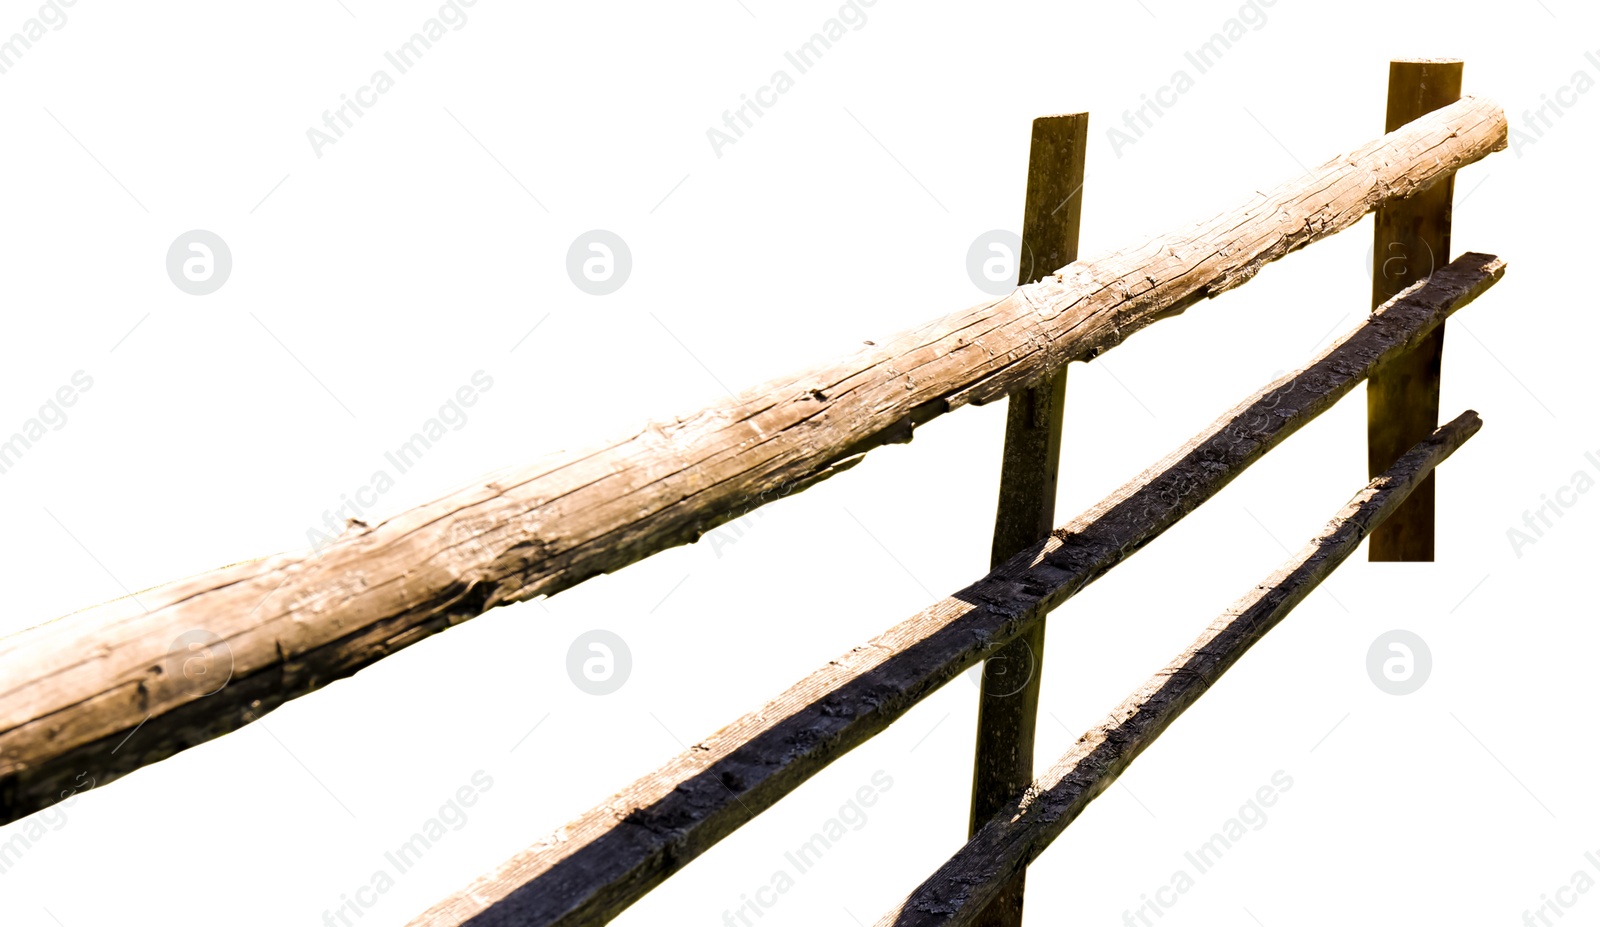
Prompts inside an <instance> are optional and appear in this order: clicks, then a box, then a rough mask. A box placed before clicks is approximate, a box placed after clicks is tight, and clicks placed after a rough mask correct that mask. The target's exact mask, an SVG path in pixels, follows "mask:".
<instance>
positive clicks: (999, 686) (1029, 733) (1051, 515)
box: [971, 113, 1089, 927]
mask: <svg viewBox="0 0 1600 927" xmlns="http://www.w3.org/2000/svg"><path fill="white" fill-rule="evenodd" d="M1088 148H1089V114H1088V113H1068V114H1065V115H1060V116H1042V117H1040V118H1038V119H1035V120H1034V121H1033V144H1032V146H1031V148H1030V151H1029V154H1028V188H1027V191H1028V192H1027V199H1026V201H1025V206H1024V208H1023V221H1022V245H1023V250H1024V251H1025V252H1027V253H1028V254H1030V255H1049V256H1050V257H1051V258H1054V260H1051V261H1050V262H1049V263H1047V264H1045V265H1044V267H1060V266H1061V265H1063V264H1070V263H1071V262H1073V261H1076V260H1077V259H1078V231H1079V227H1080V223H1081V220H1082V216H1083V177H1084V166H1085V161H1086V160H1087V158H1086V155H1087V153H1088ZM1030 263H1034V264H1037V263H1038V262H1037V260H1035V261H1032V262H1030ZM1043 269H1044V268H1043V267H1040V268H1036V269H1033V268H1029V267H1026V266H1024V267H1019V268H1018V270H1017V273H1018V274H1019V279H1018V280H1017V283H1018V284H1028V283H1033V282H1035V281H1037V280H1039V279H1042V278H1043V277H1044V276H1045V274H1044V273H1043ZM1066 392H1067V368H1066V367H1062V368H1061V369H1060V370H1057V371H1055V373H1053V374H1052V375H1050V376H1049V377H1047V378H1046V379H1045V380H1044V382H1042V383H1040V384H1039V385H1038V386H1033V387H1030V388H1028V389H1025V390H1021V391H1019V392H1015V393H1012V394H1011V398H1010V399H1009V400H1008V401H1007V403H1006V443H1005V450H1004V453H1003V454H1002V457H1001V464H1000V502H999V504H998V506H996V512H995V520H994V543H993V545H992V548H991V553H990V560H989V567H990V568H991V569H993V568H994V567H997V566H999V565H1000V564H1002V563H1005V562H1006V561H1007V560H1010V559H1011V558H1012V557H1014V556H1016V554H1017V552H1018V551H1020V550H1023V549H1024V548H1028V547H1032V546H1033V545H1034V544H1037V543H1039V542H1040V541H1042V540H1044V539H1045V537H1047V536H1048V535H1049V534H1050V529H1051V528H1053V527H1054V526H1055V523H1056V478H1057V473H1058V471H1059V470H1060V467H1061V422H1062V414H1063V411H1064V410H1063V407H1064V406H1065V405H1066ZM1044 625H1045V623H1044V622H1043V621H1036V622H1034V624H1033V626H1032V627H1030V628H1028V630H1027V631H1026V632H1024V633H1023V634H1022V635H1021V636H1019V637H1018V638H1017V639H1016V640H1014V641H1012V642H1011V643H1009V644H1007V645H1006V646H1005V647H1004V648H1002V649H1001V650H1000V652H999V653H996V654H995V655H994V656H992V657H990V658H989V659H988V660H985V661H984V664H983V677H982V682H981V683H980V685H979V693H978V733H977V745H976V746H975V747H974V749H973V759H972V815H971V820H972V829H973V830H974V831H976V830H977V828H978V827H979V826H981V825H982V824H983V822H984V821H987V820H988V819H989V816H990V815H992V814H994V813H995V811H996V810H998V809H1000V808H1001V807H1004V805H1005V804H1006V802H1008V801H1010V800H1011V796H1012V795H1015V794H1016V793H1017V792H1019V791H1021V790H1022V788H1023V787H1024V786H1026V785H1027V784H1028V783H1029V782H1031V781H1032V780H1033V732H1034V726H1035V722H1036V721H1037V720H1038V714H1039V682H1040V675H1041V673H1042V672H1043V669H1044ZM1025 888H1026V885H1025V880H1024V877H1023V874H1021V873H1019V874H1018V875H1017V877H1016V879H1014V880H1013V881H1012V883H1011V885H1009V886H1007V887H1006V890H1005V891H1004V892H1002V893H1001V896H1000V897H999V898H997V899H995V902H994V903H993V904H991V905H990V906H989V909H988V910H987V911H985V912H984V914H983V916H982V917H981V918H980V919H979V921H978V923H979V927H1018V925H1020V924H1021V923H1022V896H1023V890H1024V889H1025Z"/></svg>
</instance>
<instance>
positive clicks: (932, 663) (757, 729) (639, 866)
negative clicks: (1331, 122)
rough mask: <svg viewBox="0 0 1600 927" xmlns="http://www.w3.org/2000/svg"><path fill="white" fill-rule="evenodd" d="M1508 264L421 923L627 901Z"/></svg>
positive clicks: (1074, 583) (998, 643) (1475, 261)
mask: <svg viewBox="0 0 1600 927" xmlns="http://www.w3.org/2000/svg"><path fill="white" fill-rule="evenodd" d="M1504 267H1505V265H1504V264H1503V263H1502V262H1501V261H1500V260H1499V259H1498V258H1495V257H1492V256H1489V255H1482V254H1469V255H1463V256H1462V258H1461V259H1460V260H1459V261H1457V262H1455V263H1454V264H1452V265H1451V266H1449V267H1447V268H1443V269H1441V270H1440V271H1439V272H1438V273H1436V274H1434V276H1433V277H1432V278H1431V279H1430V280H1429V281H1428V282H1427V283H1426V284H1423V285H1419V286H1417V287H1415V288H1413V289H1412V290H1409V291H1407V292H1406V293H1405V294H1403V295H1402V296H1400V297H1398V298H1397V299H1396V300H1395V301H1394V302H1392V303H1390V304H1389V305H1388V306H1386V307H1383V308H1382V309H1381V310H1380V311H1379V312H1378V313H1376V314H1375V315H1374V316H1373V317H1372V318H1370V319H1368V320H1367V321H1365V322H1364V323H1362V324H1361V325H1360V326H1359V327H1358V328H1357V329H1355V330H1354V331H1353V332H1351V333H1349V334H1347V335H1345V336H1344V337H1342V338H1340V339H1338V340H1337V341H1336V342H1335V343H1334V344H1333V345H1331V346H1330V347H1329V348H1327V349H1326V350H1325V351H1324V352H1323V353H1322V354H1321V355H1320V356H1319V357H1318V358H1317V359H1316V361H1315V362H1314V363H1312V364H1311V365H1310V366H1309V367H1307V368H1306V369H1305V370H1303V371H1299V372H1297V373H1294V374H1290V375H1288V376H1285V377H1282V378H1280V379H1278V380H1277V381H1275V382H1274V383H1272V384H1271V385H1269V386H1267V387H1266V388H1264V389H1262V390H1261V391H1259V392H1258V393H1256V394H1255V395H1253V396H1251V397H1250V398H1248V399H1246V400H1245V401H1244V402H1242V403H1240V404H1239V405H1237V406H1236V407H1234V408H1233V409H1232V410H1231V411H1230V412H1228V413H1227V414H1226V415H1224V416H1223V417H1222V418H1220V419H1218V420H1217V421H1216V422H1215V423H1213V424H1212V425H1211V426H1210V427H1209V428H1207V429H1206V430H1205V431H1203V432H1201V433H1200V434H1199V435H1197V436H1195V437H1194V438H1193V439H1192V440H1190V441H1189V442H1188V443H1186V444H1185V445H1184V446H1183V447H1181V448H1179V449H1178V450H1176V451H1174V452H1173V453H1172V454H1169V455H1168V456H1167V457H1166V458H1164V459H1163V460H1161V461H1160V462H1158V463H1157V464H1155V465H1154V466H1152V467H1150V468H1149V469H1147V470H1146V471H1145V472H1144V473H1142V474H1140V475H1139V476H1138V477H1137V478H1135V479H1134V480H1132V481H1131V482H1129V483H1128V484H1127V485H1125V486H1123V487H1122V488H1121V489H1119V490H1117V491H1116V492H1115V493H1113V494H1112V495H1110V496H1109V497H1107V498H1106V499H1104V500H1102V501H1101V502H1100V503H1098V504H1097V505H1095V506H1094V507H1093V508H1091V509H1089V510H1088V511H1087V512H1085V513H1083V514H1082V515H1080V516H1079V517H1078V518H1076V519H1074V520H1073V521H1072V522H1070V523H1069V524H1067V525H1066V526H1065V527H1062V528H1058V529H1057V530H1056V531H1055V532H1053V533H1052V535H1051V536H1050V537H1049V538H1047V539H1045V540H1044V541H1043V542H1041V543H1040V544H1036V545H1034V546H1033V547H1031V548H1029V549H1028V550H1025V551H1023V552H1022V553H1020V554H1018V555H1017V556H1015V557H1013V558H1011V559H1010V560H1008V561H1006V563H1005V564H1003V565H1002V566H1001V567H1000V568H999V569H997V570H995V571H993V572H992V573H990V574H989V575H988V576H986V577H984V578H983V579H982V580H980V581H978V582H977V583H974V584H973V585H971V586H968V587H967V588H965V589H963V590H961V591H960V592H957V593H955V594H954V595H952V596H950V597H948V598H945V599H943V600H941V601H939V602H937V603H935V604H933V605H932V606H930V607H928V608H927V609H924V610H923V611H921V612H919V613H918V614H917V615H915V616H913V617H911V618H909V619H907V620H906V621H903V622H901V623H900V624H898V625H896V626H895V627H893V628H891V629H890V630H889V631H887V632H885V633H884V634H882V635H880V636H878V637H876V638H874V639H873V640H871V641H869V642H868V643H866V644H864V645H862V646H859V647H856V648H855V649H853V650H852V651H850V652H849V653H847V654H844V655H843V656H841V657H839V658H838V659H836V660H834V661H832V662H830V663H829V664H828V665H827V666H826V667H823V668H822V669H820V670H818V671H817V672H815V673H813V674H811V675H810V676H808V677H806V678H805V679H803V680H801V681H800V682H799V683H797V684H795V685H794V686H792V687H791V688H790V689H789V690H788V691H786V692H784V693H783V694H782V695H780V696H778V697H777V698H776V699H774V700H772V701H771V702H769V703H767V705H766V706H764V707H763V708H761V709H760V710H758V711H755V712H752V713H750V714H748V715H745V716H744V717H743V718H740V719H739V720H738V721H735V722H734V723H733V724H730V725H728V726H727V727H725V728H723V729H722V730H720V731H717V732H716V733H715V734H713V735H712V736H710V737H708V738H706V739H705V740H703V741H701V742H700V743H697V744H694V745H692V746H691V747H690V748H689V749H688V750H687V751H686V752H684V753H683V754H681V755H679V756H678V757H676V758H675V759H673V760H672V761H670V762H669V763H667V764H666V765H665V766H663V767H662V768H660V769H658V770H657V771H655V772H654V773H651V774H650V775H648V776H645V777H644V778H642V779H640V780H639V781H637V782H635V783H634V784H633V785H631V786H629V787H628V788H626V789H624V790H623V791H622V792H620V793H618V794H616V795H614V796H612V797H611V798H610V799H609V800H607V801H606V802H604V803H603V804H601V805H599V806H598V807H596V808H594V809H592V810H591V811H589V812H587V813H586V814H584V815H583V816H582V817H580V818H578V819H577V820H575V821H573V822H571V823H570V824H568V825H567V826H565V827H563V828H561V829H560V830H558V831H556V832H555V833H554V834H552V835H550V836H549V837H547V838H546V839H544V840H542V841H540V842H538V843H536V844H534V845H533V846H531V847H529V848H527V849H526V850H524V851H522V852H520V853H518V854H516V855H515V856H513V857H512V858H511V859H509V860H507V861H506V862H505V863H504V864H502V865H501V866H499V867H497V868H496V869H495V870H494V871H492V872H490V873H488V874H487V875H485V876H483V877H482V878H480V879H478V880H477V881H476V882H474V883H473V884H472V885H471V886H469V887H468V888H466V889H465V890H463V891H461V892H459V893H458V894H456V895H455V896H453V897H451V898H448V899H445V900H444V901H442V902H440V903H439V904H437V905H435V906H434V907H433V908H431V909H429V910H428V911H427V912H426V913H424V914H423V915H422V916H420V917H419V918H417V919H416V920H415V921H413V927H424V925H426V927H446V925H457V924H467V923H470V924H472V925H474V927H513V925H515V927H539V925H550V924H561V925H589V924H602V923H605V922H606V921H608V920H610V919H611V918H612V917H615V916H616V915H617V914H618V913H619V912H620V911H622V910H623V909H624V908H626V907H627V906H628V905H630V904H632V903H633V902H635V901H637V900H638V899H639V898H640V897H642V896H643V895H644V894H645V893H646V892H648V891H649V890H650V889H651V888H653V887H654V886H656V885H658V884H660V882H661V881H662V880H664V879H665V878H666V877H667V876H669V875H671V874H672V873H673V872H676V871H677V870H679V869H681V868H682V867H684V866H686V865H688V863H689V862H690V861H692V860H693V859H695V857H697V856H699V855H700V854H701V853H703V852H705V850H706V849H708V848H709V847H711V846H712V845H714V844H715V843H716V842H717V841H719V840H721V839H722V838H723V837H725V836H727V835H728V834H730V833H732V832H733V831H734V830H736V829H737V828H738V827H739V826H740V825H742V824H744V823H745V822H746V821H748V820H750V819H751V818H752V817H754V816H755V815H756V814H758V813H760V812H761V811H763V810H765V809H766V808H768V807H770V806H771V805H772V804H773V803H774V802H776V801H777V800H778V799H780V798H782V797H783V796H784V795H786V794H788V793H789V792H791V791H793V790H794V789H795V788H797V787H798V786H799V785H800V784H801V783H803V782H804V781H805V780H806V779H807V778H809V777H810V776H811V775H813V774H815V773H816V772H817V771H818V770H820V769H822V768H824V767H825V766H827V765H828V764H829V763H831V762H832V761H833V760H835V759H837V758H838V757H840V756H841V755H843V754H844V753H846V752H847V751H849V750H850V749H852V748H854V747H856V746H858V745H860V744H861V743H863V742H865V741H866V740H867V739H869V738H870V737H872V736H873V735H874V734H877V733H878V732H879V731H881V730H883V729H884V728H885V727H887V726H888V725H889V724H890V723H891V722H892V721H894V720H895V719H896V718H898V717H900V716H901V715H902V714H904V713H905V712H906V711H908V710H909V709H910V708H911V707H912V706H914V705H915V704H916V703H917V702H918V701H920V700H921V699H922V698H924V697H925V696H927V695H928V694H929V693H931V692H933V691H935V690H936V689H938V688H939V687H940V686H942V685H944V684H945V683H946V682H948V681H949V680H950V679H952V678H954V677H955V676H957V675H959V674H960V673H961V672H962V671H963V670H965V669H966V668H967V667H969V666H972V665H973V664H974V663H976V662H977V661H979V660H981V659H983V658H985V657H987V656H989V655H991V654H993V653H995V652H997V651H998V650H999V649H1000V648H1002V647H1003V646H1004V645H1005V644H1007V643H1008V642H1010V641H1011V640H1013V639H1015V638H1016V637H1017V635H1018V634H1020V633H1022V632H1023V631H1024V630H1026V629H1027V627H1028V626H1029V625H1030V624H1032V623H1034V622H1035V621H1037V620H1038V619H1040V618H1042V617H1043V616H1044V615H1045V614H1047V613H1048V612H1049V611H1050V610H1051V609H1053V608H1055V607H1056V606H1057V605H1060V604H1061V603H1062V602H1064V601H1066V600H1067V599H1068V598H1070V597H1071V596H1073V595H1075V594H1076V593H1077V592H1078V591H1079V590H1080V589H1082V588H1083V587H1085V586H1087V585H1088V584H1089V583H1091V582H1093V581H1094V580H1095V579H1097V578H1098V577H1100V576H1101V575H1103V574H1104V573H1106V571H1108V570H1110V569H1111V568H1112V567H1113V566H1115V565H1116V564H1118V563H1120V562H1122V561H1123V560H1125V559H1126V558H1128V557H1129V556H1132V555H1133V553H1134V552H1136V551H1138V550H1140V549H1142V548H1143V547H1144V546H1145V545H1146V544H1148V543H1149V542H1150V541H1152V540H1153V539H1155V538H1156V537H1157V536H1159V535H1160V534H1161V533H1162V532H1163V531H1165V530H1166V529H1167V528H1169V527H1171V526H1172V525H1173V524H1176V523H1177V521H1178V520H1179V519H1181V518H1182V517H1183V516H1184V515H1185V514H1187V513H1188V512H1190V511H1193V510H1194V509H1195V508H1197V507H1198V506H1199V505H1200V504H1201V503H1203V502H1204V501H1205V500H1207V499H1209V498H1210V497H1211V496H1213V495H1215V494H1216V493H1217V492H1218V491H1219V490H1220V489H1222V487H1224V486H1226V485H1227V484H1228V483H1229V482H1231V481H1232V480H1233V478H1234V477H1236V476H1237V475H1238V474H1239V473H1241V472H1243V470H1244V469H1245V468H1246V467H1248V466H1249V465H1250V464H1251V463H1253V462H1255V461H1256V460H1258V459H1260V458H1261V457H1262V456H1263V455H1265V454H1266V453H1267V452H1268V451H1269V450H1271V449H1272V448H1274V447H1276V446H1277V445H1278V444H1279V443H1281V442H1282V441H1283V440H1285V439H1286V438H1288V437H1289V436H1290V435H1291V434H1293V433H1294V432H1296V431H1297V430H1299V429H1300V427H1301V426H1303V425H1304V424H1305V423H1307V422H1309V421H1310V420H1312V419H1313V418H1315V417H1316V416H1317V415H1318V414H1320V413H1321V412H1322V411H1324V410H1325V409H1327V408H1329V407H1330V406H1332V405H1333V404H1334V402H1336V401H1337V400H1338V399H1339V398H1340V397H1342V396H1344V395H1346V394H1348V393H1349V392H1350V391H1351V390H1352V389H1354V388H1355V387H1356V385H1357V384H1359V383H1360V382H1361V381H1362V380H1363V379H1364V378H1366V377H1367V376H1368V375H1370V374H1371V372H1372V371H1373V370H1374V369H1376V368H1377V367H1378V366H1380V365H1381V364H1383V363H1384V362H1385V361H1387V360H1389V359H1392V358H1393V357H1395V356H1397V355H1398V354H1399V353H1400V352H1402V351H1404V350H1407V349H1408V348H1409V347H1412V346H1414V345H1415V344H1417V342H1418V341H1419V340H1420V339H1422V338H1424V337H1426V335H1427V333H1428V332H1429V331H1431V330H1432V329H1433V328H1434V327H1436V326H1437V325H1438V324H1439V323H1440V322H1442V321H1443V320H1444V319H1445V318H1446V317H1447V316H1448V315H1450V313H1451V312H1453V311H1455V310H1456V309H1457V308H1459V307H1461V306H1463V305H1466V304H1467V303H1469V302H1471V301H1472V300H1473V299H1474V298H1476V297H1477V296H1478V295H1479V294H1481V293H1483V292H1484V291H1485V290H1487V289H1488V288H1489V287H1490V286H1491V285H1493V284H1494V282H1495V281H1497V280H1499V279H1500V277H1501V275H1502V274H1503V273H1504Z"/></svg>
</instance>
